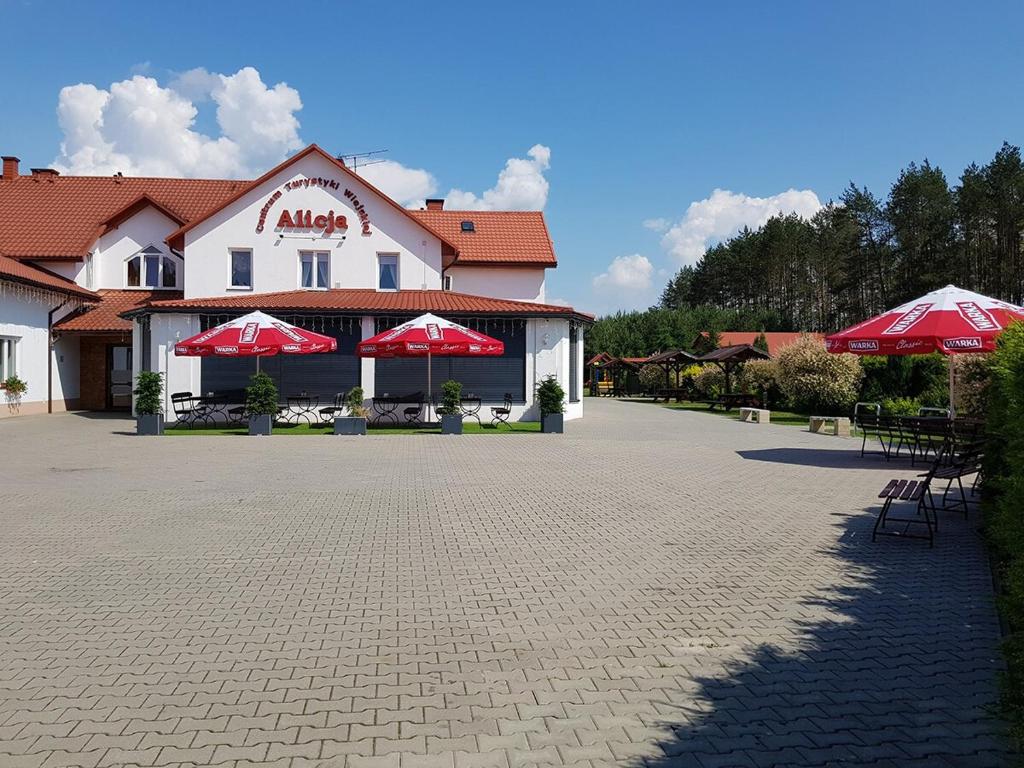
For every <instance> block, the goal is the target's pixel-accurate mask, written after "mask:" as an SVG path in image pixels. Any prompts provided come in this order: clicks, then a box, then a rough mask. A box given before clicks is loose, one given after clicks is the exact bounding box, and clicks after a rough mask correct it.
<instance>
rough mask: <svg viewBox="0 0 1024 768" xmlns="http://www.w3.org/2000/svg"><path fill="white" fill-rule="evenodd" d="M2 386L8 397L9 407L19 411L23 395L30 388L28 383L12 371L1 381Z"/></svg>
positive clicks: (0, 385) (5, 395)
mask: <svg viewBox="0 0 1024 768" xmlns="http://www.w3.org/2000/svg"><path fill="white" fill-rule="evenodd" d="M0 387H2V388H3V390H4V397H5V398H7V407H8V409H10V410H11V411H17V410H18V408H19V407H20V406H21V396H22V395H24V394H25V392H26V391H27V390H28V383H27V382H26V381H25V380H24V379H20V378H18V376H17V375H15V374H13V373H12V374H11V375H10V376H8V377H7V378H6V379H4V380H3V381H2V382H0Z"/></svg>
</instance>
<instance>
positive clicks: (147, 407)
mask: <svg viewBox="0 0 1024 768" xmlns="http://www.w3.org/2000/svg"><path fill="white" fill-rule="evenodd" d="M163 392H164V379H163V374H160V373H157V372H156V371H141V372H140V373H139V375H138V376H136V377H135V389H134V390H132V394H133V395H135V431H136V432H137V433H138V434H140V435H162V434H163V433H164V415H163V412H162V410H161V405H162V403H161V396H162V395H163Z"/></svg>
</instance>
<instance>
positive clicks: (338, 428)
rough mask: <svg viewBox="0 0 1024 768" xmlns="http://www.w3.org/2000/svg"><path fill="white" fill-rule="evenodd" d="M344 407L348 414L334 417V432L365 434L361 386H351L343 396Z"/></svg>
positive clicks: (364, 412) (366, 414)
mask: <svg viewBox="0 0 1024 768" xmlns="http://www.w3.org/2000/svg"><path fill="white" fill-rule="evenodd" d="M345 409H346V410H347V411H348V416H335V417H334V434H336V435H365V434H366V417H367V416H368V415H369V414H368V413H367V412H366V406H365V405H363V388H362V387H352V389H351V390H349V393H348V395H346V397H345Z"/></svg>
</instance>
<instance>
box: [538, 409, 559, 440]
mask: <svg viewBox="0 0 1024 768" xmlns="http://www.w3.org/2000/svg"><path fill="white" fill-rule="evenodd" d="M564 424H565V414H564V413H549V414H547V415H546V416H542V417H541V419H540V431H541V432H544V433H546V434H558V435H560V434H562V433H563V432H565V426H564Z"/></svg>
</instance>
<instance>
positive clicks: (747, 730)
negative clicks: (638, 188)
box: [632, 509, 1009, 768]
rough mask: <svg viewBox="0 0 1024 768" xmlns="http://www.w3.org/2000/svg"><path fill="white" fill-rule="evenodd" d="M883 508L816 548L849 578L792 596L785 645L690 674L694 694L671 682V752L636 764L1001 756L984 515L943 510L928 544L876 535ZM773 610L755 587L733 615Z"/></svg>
mask: <svg viewBox="0 0 1024 768" xmlns="http://www.w3.org/2000/svg"><path fill="white" fill-rule="evenodd" d="M875 511H876V510H874V509H869V510H865V511H864V512H863V513H856V514H853V515H850V516H848V517H846V518H845V519H844V520H842V521H837V522H836V526H837V527H839V528H841V529H842V530H843V533H842V535H841V537H840V539H839V541H838V542H837V543H836V545H835V547H833V548H830V549H828V550H826V551H824V552H822V553H821V554H822V555H823V556H824V557H828V558H836V559H838V560H840V561H841V563H840V568H841V571H842V572H843V573H844V574H846V576H847V578H846V579H845V580H844V582H845V583H844V584H843V585H841V586H836V587H830V586H829V585H822V587H821V589H820V590H818V592H817V593H816V594H814V595H813V596H811V597H807V598H805V599H803V600H800V601H799V602H798V603H797V604H796V607H794V608H790V609H789V611H790V613H791V614H792V616H793V618H792V619H791V620H790V621H788V623H789V624H790V633H791V634H789V636H788V638H787V639H785V640H784V641H783V642H785V645H786V647H780V646H777V645H773V644H761V645H758V646H756V647H753V648H750V649H749V652H747V653H745V654H744V656H745V658H744V659H743V660H742V661H739V662H737V663H735V664H733V665H732V666H726V667H725V674H708V675H706V676H702V677H696V679H695V680H694V681H693V682H695V683H696V684H697V686H696V687H697V690H696V692H695V693H694V692H693V691H692V690H691V691H687V693H686V694H685V696H684V695H683V694H682V693H676V695H675V697H674V696H673V689H666V690H665V692H664V697H665V698H664V704H663V706H662V707H660V708H659V709H660V711H662V712H663V713H664V714H665V718H664V719H663V721H662V722H660V723H657V724H656V725H657V726H658V727H660V728H663V729H664V730H665V734H666V735H665V737H664V738H662V739H660V740H658V741H657V744H658V745H659V746H660V748H661V750H662V751H663V752H664V756H659V757H653V758H652V757H645V758H638V759H636V760H634V761H633V763H632V765H634V766H640V765H642V766H645V767H646V768H669V767H670V766H672V767H673V768H674V767H676V766H693V767H694V768H698V767H699V768H710V766H787V767H792V766H864V765H873V764H875V763H876V761H878V764H879V765H887V766H908V765H909V766H922V767H923V766H929V767H931V766H934V767H936V768H940V767H941V768H949V766H954V765H955V766H999V765H1005V764H1007V762H1008V760H1009V752H1008V744H1007V742H1006V741H1005V740H1004V738H1003V735H1002V734H1003V728H1002V723H1001V722H1000V721H999V719H998V718H997V717H996V716H995V715H994V714H993V706H994V704H995V703H996V697H997V691H998V681H997V678H998V673H999V670H1000V669H1001V662H1000V660H999V652H998V650H997V647H998V643H999V629H998V623H997V621H996V617H995V612H994V607H993V603H992V598H991V593H992V586H991V575H990V573H989V570H988V565H987V563H986V561H985V558H984V557H983V555H982V553H981V550H980V546H981V545H980V542H978V541H977V540H976V538H977V534H976V533H975V531H974V527H975V525H976V521H975V520H968V521H965V520H963V519H962V518H960V517H959V516H958V515H947V516H946V519H943V520H942V522H943V523H944V524H945V525H944V526H943V528H942V529H940V535H939V539H938V540H937V541H936V547H935V549H933V550H929V549H928V547H927V546H926V545H924V544H923V543H922V542H917V541H909V540H886V541H880V542H878V543H877V544H873V543H872V542H871V526H872V524H873V522H874V513H875ZM817 559H818V558H814V560H817ZM772 610H775V611H779V610H783V609H780V608H776V607H774V606H768V607H766V606H765V605H763V604H761V603H760V601H759V600H758V599H756V598H754V599H752V600H751V601H750V605H749V606H747V607H746V609H745V610H744V611H742V613H744V614H745V615H744V616H737V621H738V622H740V621H746V622H752V621H758V617H759V616H764V614H765V612H766V611H772ZM739 612H741V611H739V610H738V613H739ZM713 662H714V660H713V659H711V660H709V663H708V664H702V665H700V666H702V667H703V668H704V669H707V668H708V666H713ZM673 698H676V699H677V701H676V702H673ZM683 701H685V702H686V704H685V705H683V704H682V703H681V702H683Z"/></svg>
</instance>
